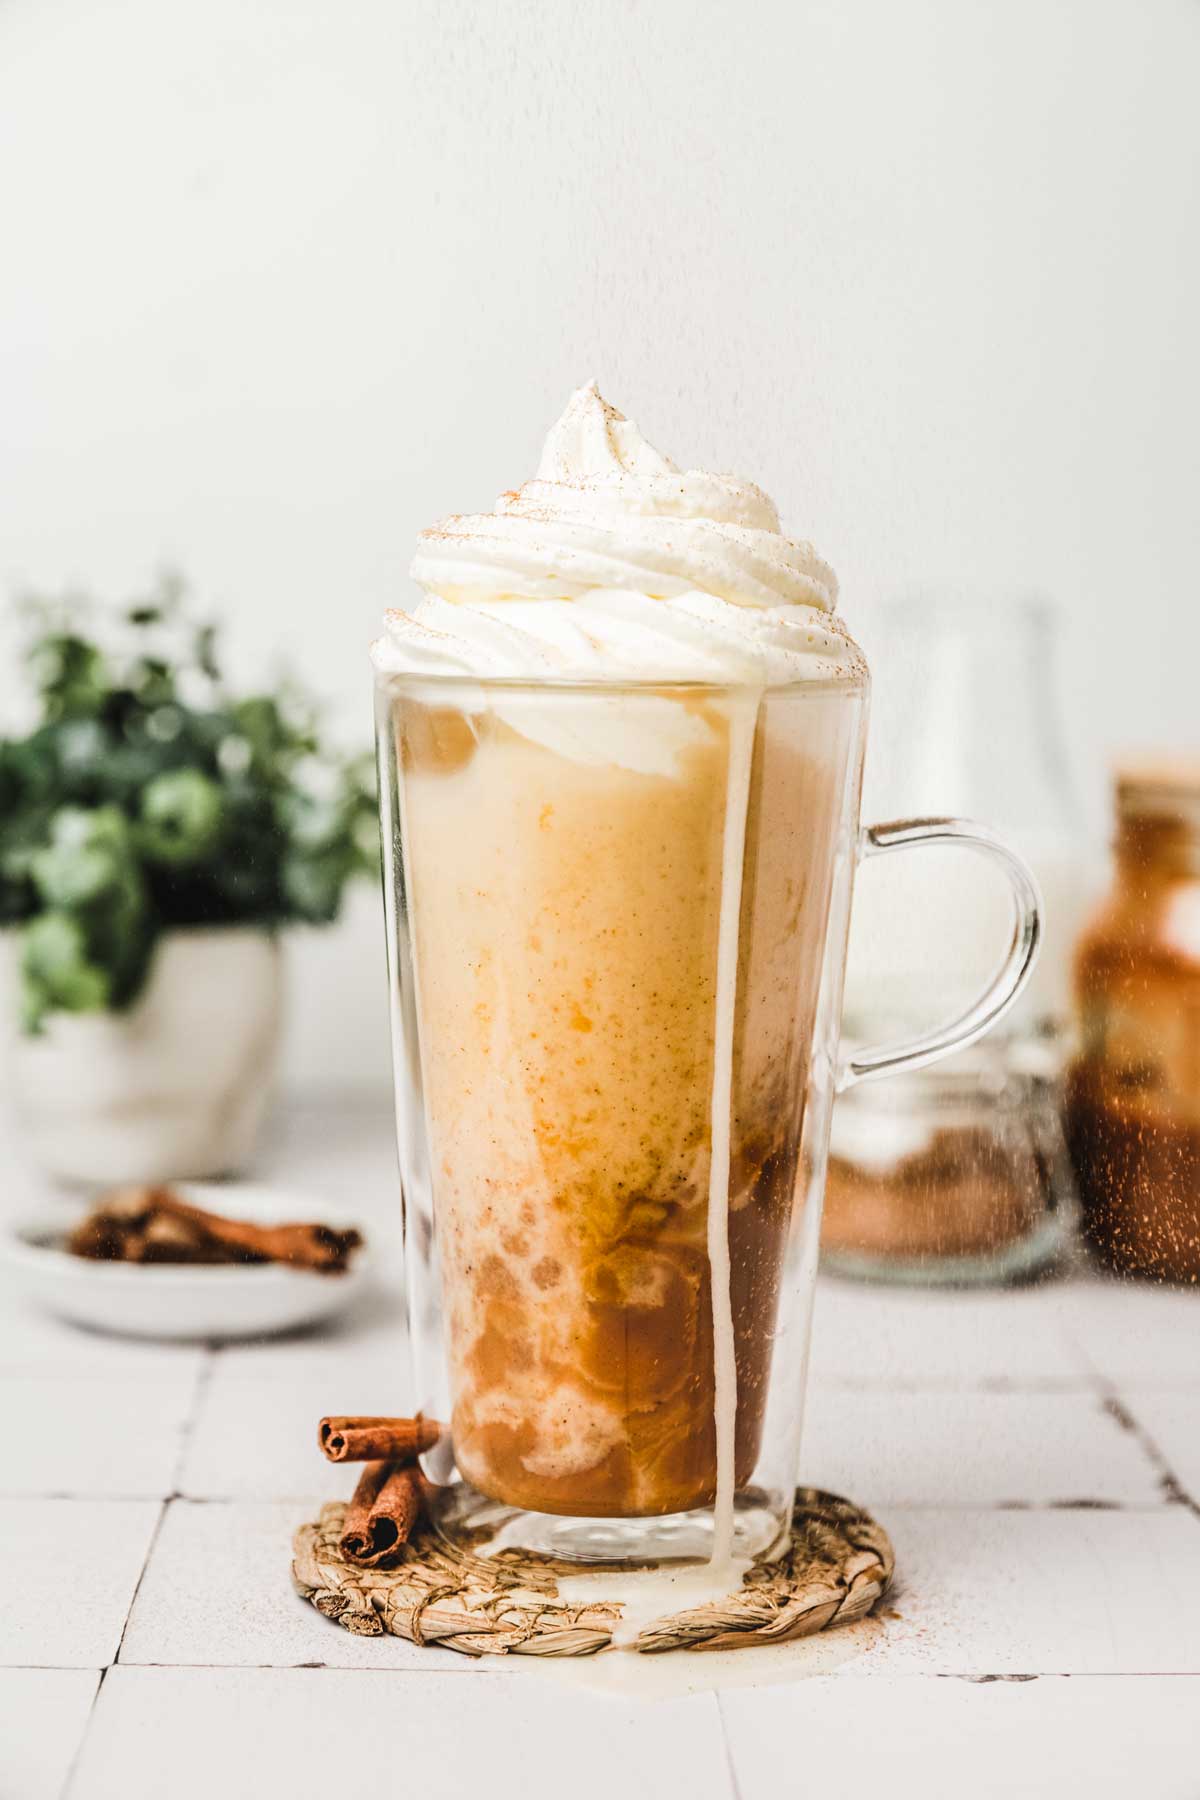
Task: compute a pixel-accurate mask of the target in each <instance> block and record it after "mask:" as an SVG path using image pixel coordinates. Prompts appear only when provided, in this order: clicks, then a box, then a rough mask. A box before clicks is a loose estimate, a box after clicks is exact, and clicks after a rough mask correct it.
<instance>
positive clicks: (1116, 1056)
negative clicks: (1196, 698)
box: [1067, 760, 1200, 1282]
mask: <svg viewBox="0 0 1200 1800" xmlns="http://www.w3.org/2000/svg"><path fill="white" fill-rule="evenodd" d="M1116 803H1117V835H1116V843H1115V863H1116V868H1115V879H1114V884H1113V888H1112V891H1111V893H1110V894H1109V895H1108V897H1107V899H1106V900H1105V901H1104V902H1103V903H1102V904H1101V906H1100V908H1099V909H1098V911H1097V912H1096V913H1095V915H1094V916H1093V918H1092V920H1091V922H1090V923H1089V925H1088V926H1087V927H1086V928H1085V930H1084V933H1083V936H1082V938H1081V940H1080V942H1079V946H1078V949H1077V951H1076V958H1075V997H1076V1005H1077V1009H1078V1023H1079V1049H1078V1054H1077V1056H1076V1058H1075V1061H1074V1063H1073V1065H1072V1067H1071V1070H1070V1073H1069V1076H1068V1083H1067V1136H1068V1142H1069V1144H1070V1149H1071V1155H1072V1158H1073V1160H1074V1164H1075V1171H1076V1177H1077V1180H1078V1184H1079V1193H1080V1201H1081V1204H1082V1208H1083V1229H1084V1235H1085V1237H1086V1238H1087V1241H1088V1243H1089V1245H1090V1247H1091V1248H1092V1250H1093V1251H1094V1252H1095V1254H1096V1255H1097V1256H1098V1257H1099V1259H1100V1260H1101V1261H1102V1262H1103V1263H1105V1264H1107V1266H1108V1267H1110V1268H1113V1269H1118V1270H1122V1271H1125V1272H1128V1273H1133V1274H1139V1275H1150V1276H1156V1277H1158V1278H1159V1279H1161V1280H1167V1281H1181V1282H1196V1281H1200V760H1198V761H1196V762H1192V763H1158V764H1154V765H1144V766H1142V767H1127V768H1125V769H1123V770H1122V771H1120V772H1119V773H1118V776H1117V781H1116Z"/></svg>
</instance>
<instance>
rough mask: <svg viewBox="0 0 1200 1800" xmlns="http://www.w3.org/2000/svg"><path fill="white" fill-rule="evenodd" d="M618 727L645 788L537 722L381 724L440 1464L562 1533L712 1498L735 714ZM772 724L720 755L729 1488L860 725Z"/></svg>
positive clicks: (754, 1387) (774, 1269) (801, 718)
mask: <svg viewBox="0 0 1200 1800" xmlns="http://www.w3.org/2000/svg"><path fill="white" fill-rule="evenodd" d="M575 704H576V705H577V706H587V705H588V704H595V705H597V706H599V705H601V704H603V705H605V706H611V705H612V702H611V701H607V700H606V701H604V702H588V701H587V700H586V699H583V700H579V699H577V700H576V702H575ZM628 704H629V705H630V706H633V707H634V708H635V709H639V708H640V709H643V710H641V711H638V712H637V714H636V717H635V716H634V715H632V714H631V716H630V719H631V728H632V729H633V731H634V732H635V734H636V733H641V734H643V736H644V734H645V732H646V730H647V729H650V730H652V729H654V722H655V718H656V717H658V715H653V714H651V713H650V712H649V711H647V710H645V709H647V708H650V707H657V708H659V709H666V710H664V711H662V713H661V718H660V719H659V722H660V723H661V725H662V728H663V732H664V741H665V742H667V743H668V744H669V745H673V746H675V747H674V748H673V749H671V750H670V752H669V754H665V755H663V756H660V757H658V758H657V759H655V758H654V757H643V758H641V760H642V762H643V763H644V764H648V765H651V766H643V767H640V768H638V767H629V766H623V764H622V762H621V761H619V760H615V756H619V755H620V745H621V741H622V740H621V733H620V732H618V733H617V735H616V737H615V738H614V737H613V736H612V735H611V733H610V734H609V736H608V737H607V738H604V736H603V734H600V735H599V736H597V735H595V734H592V735H589V734H588V733H586V732H585V733H584V736H583V739H582V741H580V740H577V738H576V737H575V736H574V735H570V734H568V735H566V736H564V733H563V731H561V730H560V729H559V727H558V725H557V724H555V723H554V722H553V721H552V720H550V719H549V715H548V714H547V715H545V716H543V714H542V712H541V711H540V710H539V709H540V708H541V706H542V703H541V702H539V701H535V700H532V699H530V700H528V701H526V702H521V701H515V700H514V701H513V702H511V703H509V704H507V705H506V706H505V707H504V712H503V717H500V716H497V714H496V713H494V712H489V713H482V714H479V715H475V716H473V717H471V716H466V715H462V714H457V713H452V712H431V711H429V710H427V709H425V708H422V707H419V706H417V705H416V704H415V703H414V702H411V701H400V702H397V709H398V730H399V733H400V750H401V758H400V760H401V781H402V785H403V815H404V830H405V836H406V868H407V871H408V889H409V904H410V917H411V923H412V931H413V940H414V959H415V968H416V986H417V999H418V1013H419V1026H420V1037H421V1062H422V1071H423V1079H424V1087H425V1105H426V1115H427V1120H428V1125H429V1133H430V1149H431V1162H432V1179H433V1189H434V1207H435V1218H436V1228H437V1234H438V1239H439V1244H440V1249H441V1259H442V1275H443V1288H444V1294H443V1298H444V1307H445V1314H446V1322H447V1333H448V1347H449V1356H450V1365H451V1378H452V1390H453V1417H452V1430H453V1441H454V1453H455V1458H456V1461H457V1463H458V1465H459V1468H460V1469H461V1471H462V1472H463V1474H464V1475H466V1476H467V1477H468V1478H469V1479H470V1480H471V1481H472V1482H473V1483H474V1484H475V1485H476V1487H478V1488H479V1489H480V1490H481V1491H482V1492H484V1493H485V1494H487V1495H489V1496H491V1497H493V1498H495V1499H498V1500H502V1501H505V1502H508V1503H510V1504H515V1505H519V1506H523V1507H528V1508H531V1509H534V1510H537V1511H542V1512H557V1513H567V1514H575V1515H583V1516H606V1515H618V1516H634V1515H648V1514H661V1513H668V1512H675V1511H680V1510H684V1509H687V1508H691V1507H695V1506H699V1505H702V1504H708V1503H710V1502H711V1501H712V1500H713V1498H714V1495H715V1493H716V1488H717V1476H718V1455H717V1429H716V1424H715V1413H716V1411H717V1410H718V1408H717V1399H718V1395H717V1388H716V1374H715V1368H716V1364H717V1360H718V1359H717V1358H716V1356H715V1351H714V1329H713V1316H714V1303H713V1302H714V1296H713V1289H712V1274H711V1271H712V1265H711V1264H710V1250H711V1241H710V1237H711V1234H710V1232H709V1206H710V1187H712V1186H714V1183H713V1182H712V1181H710V1175H711V1173H712V1170H711V1168H710V1151H711V1147H712V1143H713V1134H712V1129H711V1127H712V1107H713V1095H714V1079H715V1078H717V1077H718V1075H719V1071H718V1070H717V1068H716V1066H715V1062H714V1047H715V1045H716V1042H717V1036H716V1020H717V1013H718V1006H717V1002H718V961H719V959H718V940H719V936H720V920H721V898H722V892H723V888H724V887H725V885H726V883H725V877H726V875H727V870H728V862H729V858H728V854H727V850H728V846H727V845H726V844H725V842H724V838H725V835H726V833H725V824H726V803H727V797H728V792H729V775H730V769H731V766H734V765H731V760H730V758H731V721H732V719H733V714H732V712H730V711H727V710H726V709H724V708H723V707H722V706H721V705H720V704H718V703H716V702H712V701H703V702H702V701H685V700H681V699H677V698H673V699H670V700H668V699H666V698H661V699H659V698H654V699H652V700H646V699H644V698H642V699H639V700H637V701H630V702H628ZM522 705H524V706H526V707H527V708H528V717H524V716H523V715H522ZM792 712H793V715H794V724H793V726H792V728H791V730H788V729H786V724H787V721H786V720H785V721H784V722H783V727H781V729H779V730H778V731H776V730H774V729H768V728H767V725H766V724H765V723H764V719H763V716H762V715H761V714H760V716H759V722H758V727H757V732H756V734H755V735H754V736H753V737H752V739H751V740H749V743H748V745H747V753H746V755H745V756H744V757H743V758H742V764H743V768H744V769H745V772H746V773H745V774H744V776H743V780H744V781H746V777H747V776H748V781H746V785H747V790H748V791H747V792H746V793H745V794H744V796H743V799H744V803H745V829H744V837H743V838H742V840H741V843H740V844H739V848H740V849H741V850H742V852H743V854H742V857H741V859H740V860H741V863H742V867H741V870H740V875H741V879H740V882H739V883H738V889H739V893H738V896H737V914H736V922H737V925H738V930H737V943H736V965H737V967H736V989H735V992H734V994H733V995H732V996H728V998H729V999H731V1000H732V1004H733V1012H732V1018H733V1029H732V1039H733V1042H732V1056H731V1067H730V1068H729V1070H728V1077H729V1080H728V1085H729V1087H730V1088H731V1092H732V1106H731V1109H730V1119H729V1175H728V1181H727V1183H725V1184H722V1182H721V1181H720V1180H718V1181H717V1182H716V1183H715V1185H716V1186H717V1187H721V1186H722V1185H724V1187H725V1190H726V1191H725V1194H724V1202H725V1205H726V1207H727V1221H726V1222H727V1240H728V1255H729V1270H728V1290H727V1293H726V1292H724V1291H723V1292H722V1293H721V1294H720V1295H718V1318H720V1314H721V1309H723V1308H724V1307H726V1306H727V1307H728V1317H729V1319H730V1321H731V1323H732V1338H733V1360H734V1365H735V1373H736V1412H735V1417H734V1420H733V1430H732V1433H731V1436H732V1447H733V1465H734V1467H733V1480H734V1481H735V1482H736V1483H738V1484H741V1483H744V1482H745V1481H746V1480H747V1479H748V1478H749V1476H750V1473H751V1471H752V1469H753V1466H754V1463H755V1461H756V1458H757V1455H758V1450H759V1442H760V1437H761V1431H762V1422H763V1413H764V1407H765V1402H766V1394H767V1386H768V1379H769V1374H770V1362H771V1338H772V1332H773V1328H774V1322H775V1315H776V1309H777V1303H778V1295H779V1285H780V1279H781V1273H782V1269H783V1263H784V1253H785V1246H786V1242H787V1236H788V1227H789V1224H790V1219H791V1210H792V1204H793V1201H792V1196H793V1193H794V1191H795V1183H796V1169H797V1158H798V1149H799V1141H800V1129H801V1123H802V1116H803V1096H804V1092H805V1088H806V1083H807V1073H808V1059H809V1055H810V1050H811V1039H812V1033H813V1023H814V1014H815V1009H816V1001H817V989H818V982H819V977H820V970H821V962H822V953H823V947H824V935H825V920H826V915H827V911H828V905H829V894H830V887H831V882H832V874H833V866H834V854H835V837H836V830H837V824H838V820H839V818H840V806H841V800H842V794H843V790H844V785H845V779H846V771H847V765H848V758H849V755H850V744H851V738H852V734H853V727H854V719H853V715H852V713H851V714H849V716H848V709H846V708H845V707H840V708H839V707H837V705H836V704H835V703H831V702H815V703H814V704H813V705H812V706H807V705H803V706H797V707H794V708H793V709H792ZM791 716H792V715H789V717H791ZM676 726H679V727H680V729H679V730H676ZM750 730H751V732H754V725H753V711H752V712H751V715H750ZM638 741H639V742H641V741H642V740H641V738H639V740H638ZM601 742H608V743H609V744H610V747H611V748H610V755H609V757H608V758H605V757H603V756H602V755H601V754H600V751H599V749H598V747H597V746H598V745H599V744H600V743H601ZM750 746H752V755H751V754H750ZM614 753H615V754H614ZM634 760H635V761H636V760H638V758H636V757H635V758H634ZM656 761H657V764H658V765H661V766H653V765H655V763H656ZM725 960H726V963H727V964H728V960H729V959H728V956H727V957H726V959H725ZM716 1091H717V1092H718V1093H719V1092H720V1091H721V1082H720V1080H719V1079H718V1080H717V1087H716ZM733 1398H734V1397H733V1396H732V1395H731V1396H730V1399H731V1402H732V1401H733Z"/></svg>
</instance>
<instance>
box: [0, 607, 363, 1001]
mask: <svg viewBox="0 0 1200 1800" xmlns="http://www.w3.org/2000/svg"><path fill="white" fill-rule="evenodd" d="M22 604H23V609H24V614H25V625H26V627H27V633H26V636H27V642H26V650H25V656H26V662H27V666H28V669H29V672H30V675H31V677H32V681H33V685H34V689H35V692H36V698H37V712H38V719H37V723H36V724H35V725H34V727H33V729H32V730H30V731H28V732H27V733H26V734H25V735H24V736H13V737H7V738H0V925H9V926H15V927H18V928H19V930H20V934H21V941H20V967H21V985H22V995H23V1011H24V1022H25V1026H26V1028H27V1029H28V1030H31V1031H36V1030H37V1029H38V1028H39V1027H40V1026H41V1023H42V1021H43V1020H44V1018H45V1017H46V1015H47V1014H48V1013H50V1012H54V1011H56V1010H61V1011H64V1012H95V1011H98V1010H103V1009H106V1008H112V1009H119V1008H122V1007H125V1006H128V1005H129V1004H130V1003H131V1002H132V1001H133V1000H134V999H136V997H137V995H138V994H139V993H140V991H141V989H142V986H143V984H144V982H145V980H146V977H147V974H148V971H149V967H150V962H151V959H152V957H153V953H154V946H155V944H156V942H157V940H158V938H159V936H160V935H161V934H162V933H163V932H164V931H170V930H172V929H175V928H177V927H186V926H201V925H204V926H211V925H243V926H246V925H249V926H258V927H262V928H264V929H273V928H275V927H278V926H280V925H283V924H286V923H288V922H289V921H305V922H308V923H325V922H327V921H330V920H332V919H334V918H335V917H336V916H337V913H338V909H339V907H340V905H341V900H342V894H343V890H344V888H345V886H346V883H347V882H348V881H349V880H350V879H351V878H352V877H354V876H356V875H358V874H368V873H374V872H376V871H377V869H378V858H379V831H378V823H377V814H376V808H375V776H374V769H373V765H372V759H371V757H370V755H369V754H366V755H362V756H356V757H352V758H346V757H339V756H337V755H335V754H333V753H331V752H330V751H329V750H328V749H327V748H324V747H323V746H322V743H321V740H320V737H319V735H318V728H317V717H316V712H315V709H314V707H313V705H312V704H311V702H310V701H308V700H307V699H306V698H305V697H304V696H303V695H302V694H300V693H299V692H298V691H296V690H294V689H292V688H291V687H290V686H287V685H285V686H284V687H282V688H281V689H280V690H279V691H278V692H276V693H256V694H250V695H245V696H241V697H239V696H238V695H237V694H235V693H234V692H233V691H232V690H231V689H230V687H229V686H228V684H227V683H226V681H225V679H224V677H223V675H222V672H221V666H220V661H219V643H218V638H217V632H216V629H215V627H214V626H213V625H212V624H211V623H210V622H208V621H206V620H203V619H200V618H199V617H197V616H196V615H195V613H194V611H193V609H192V607H191V606H190V604H189V602H188V598H187V595H186V592H185V590H184V588H183V584H182V583H181V582H180V581H179V579H178V578H177V577H173V576H164V577H163V578H162V579H161V580H160V581H159V583H158V584H157V586H156V587H155V589H154V591H153V592H152V593H151V594H150V595H149V596H147V597H146V598H145V599H143V600H139V601H138V602H137V603H136V604H135V605H133V606H130V607H126V608H124V609H120V610H118V611H115V612H112V611H110V612H107V613H104V612H102V611H101V610H100V609H97V608H96V607H94V606H93V605H92V604H91V603H90V602H87V601H85V600H81V599H79V598H78V597H71V598H69V599H67V600H48V599H45V598H40V597H33V598H30V599H28V600H26V601H24V602H23V603H22Z"/></svg>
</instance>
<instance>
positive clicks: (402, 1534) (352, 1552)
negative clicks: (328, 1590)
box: [340, 1462, 422, 1569]
mask: <svg viewBox="0 0 1200 1800" xmlns="http://www.w3.org/2000/svg"><path fill="white" fill-rule="evenodd" d="M421 1499H422V1489H421V1473H420V1470H419V1469H417V1467H416V1466H415V1465H414V1464H409V1465H408V1467H406V1468H397V1467H396V1465H395V1463H388V1462H373V1463H368V1464H367V1466H366V1468H365V1469H364V1470H363V1472H362V1474H361V1475H360V1476H359V1478H358V1486H357V1487H356V1488H355V1490H354V1498H353V1500H351V1502H350V1504H349V1506H348V1507H347V1508H346V1516H345V1519H344V1520H343V1522H342V1535H341V1540H340V1543H341V1551H342V1555H343V1556H344V1557H346V1558H347V1560H348V1561H350V1562H353V1563H357V1564H358V1566H359V1567H360V1568H364V1569H378V1568H381V1567H383V1565H384V1564H385V1563H387V1562H388V1561H389V1560H390V1559H391V1558H392V1557H394V1556H397V1555H398V1554H399V1552H400V1551H401V1550H402V1549H403V1548H404V1546H405V1544H407V1542H408V1538H409V1533H410V1532H411V1531H412V1528H413V1526H414V1525H415V1524H416V1522H417V1519H418V1517H419V1515H420V1511H421Z"/></svg>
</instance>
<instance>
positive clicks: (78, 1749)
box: [42, 1665, 108, 1800]
mask: <svg viewBox="0 0 1200 1800" xmlns="http://www.w3.org/2000/svg"><path fill="white" fill-rule="evenodd" d="M42 1666H49V1665H42ZM98 1673H99V1679H98V1680H97V1682H96V1688H95V1692H94V1693H93V1695H92V1703H91V1705H90V1706H89V1707H88V1711H87V1718H86V1719H85V1720H84V1721H83V1730H82V1731H81V1732H80V1734H79V1742H78V1743H77V1744H76V1746H75V1752H74V1755H73V1756H72V1757H71V1760H70V1762H69V1763H68V1764H67V1772H66V1774H65V1775H64V1776H63V1784H62V1786H61V1787H60V1788H59V1790H58V1800H67V1797H68V1795H69V1794H70V1791H71V1784H72V1782H73V1781H74V1780H75V1771H76V1769H77V1768H78V1767H79V1759H80V1757H81V1756H82V1755H83V1746H84V1744H85V1742H86V1741H87V1735H88V1732H89V1731H90V1730H91V1729H92V1720H93V1719H94V1718H95V1716H96V1702H97V1701H98V1700H99V1698H100V1689H101V1688H102V1687H103V1686H104V1677H105V1676H106V1675H107V1674H108V1670H107V1668H104V1669H101V1670H99V1671H98Z"/></svg>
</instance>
